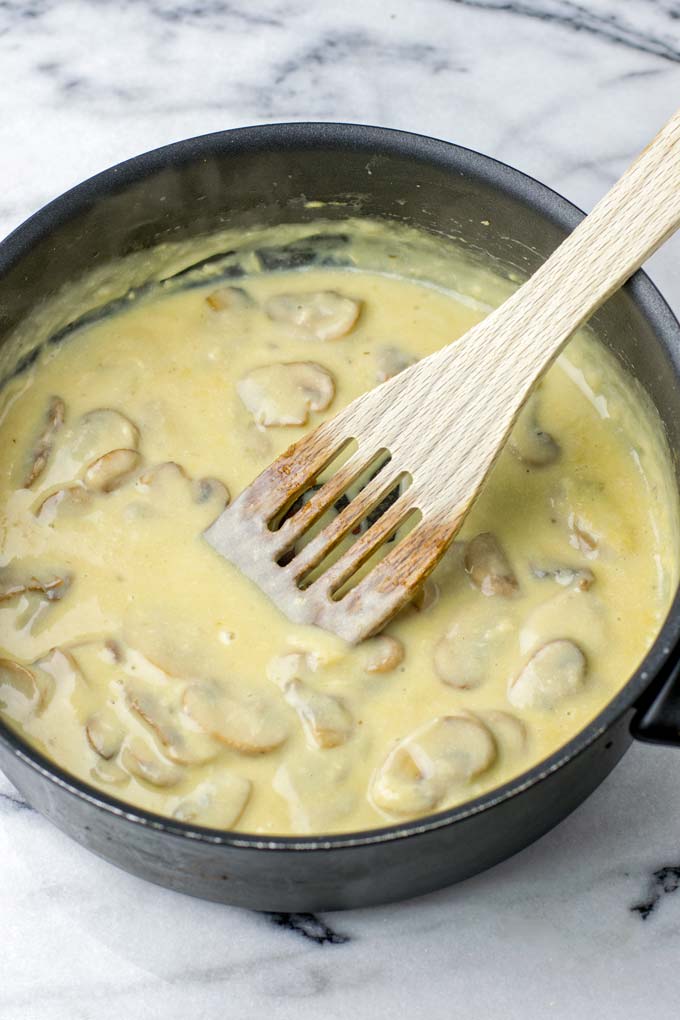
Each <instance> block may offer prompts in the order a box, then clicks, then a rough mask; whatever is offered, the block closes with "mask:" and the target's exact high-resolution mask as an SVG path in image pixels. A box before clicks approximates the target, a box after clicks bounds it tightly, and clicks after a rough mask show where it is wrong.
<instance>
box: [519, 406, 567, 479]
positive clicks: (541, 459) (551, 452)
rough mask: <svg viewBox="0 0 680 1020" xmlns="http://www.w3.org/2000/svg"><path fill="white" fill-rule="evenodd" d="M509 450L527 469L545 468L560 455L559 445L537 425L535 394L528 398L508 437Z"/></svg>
mask: <svg viewBox="0 0 680 1020" xmlns="http://www.w3.org/2000/svg"><path fill="white" fill-rule="evenodd" d="M510 449H511V450H512V452H513V453H514V454H515V456H516V457H518V458H519V459H520V460H521V461H522V463H523V464H528V465H529V467H547V466H548V465H549V464H554V463H555V461H556V460H557V459H558V457H559V455H560V447H559V443H557V442H556V441H555V440H554V439H553V437H552V436H551V435H550V433H549V432H546V431H545V430H544V429H542V428H541V426H540V425H539V424H538V420H537V400H536V394H534V395H533V396H532V397H530V398H529V400H528V402H527V404H526V406H525V408H524V410H523V411H522V413H521V414H520V416H519V418H518V419H517V421H516V423H515V427H514V428H513V430H512V433H511V435H510Z"/></svg>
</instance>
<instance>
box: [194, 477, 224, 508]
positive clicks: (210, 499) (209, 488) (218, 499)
mask: <svg viewBox="0 0 680 1020" xmlns="http://www.w3.org/2000/svg"><path fill="white" fill-rule="evenodd" d="M191 492H192V495H193V497H194V502H195V503H201V504H203V503H214V504H215V505H216V506H219V508H220V510H224V508H225V507H226V506H227V505H228V504H229V498H230V497H229V489H228V488H227V487H226V485H224V483H223V482H221V481H220V480H219V479H218V478H196V479H194V481H193V482H192V483H191Z"/></svg>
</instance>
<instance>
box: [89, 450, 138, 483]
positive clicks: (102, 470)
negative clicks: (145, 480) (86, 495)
mask: <svg viewBox="0 0 680 1020" xmlns="http://www.w3.org/2000/svg"><path fill="white" fill-rule="evenodd" d="M140 459H141V458H140V456H139V454H138V453H137V451H136V450H124V449H121V450H109V452H108V453H105V454H103V456H101V457H98V458H97V460H94V461H92V463H91V464H89V465H88V467H87V468H86V470H85V474H84V476H83V481H84V482H85V485H86V486H87V488H88V489H92V490H93V491H94V492H113V490H114V489H117V488H118V486H119V485H122V484H123V482H124V481H125V480H126V478H127V477H128V475H130V474H132V472H133V471H134V470H135V468H136V467H137V466H138V465H139V462H140Z"/></svg>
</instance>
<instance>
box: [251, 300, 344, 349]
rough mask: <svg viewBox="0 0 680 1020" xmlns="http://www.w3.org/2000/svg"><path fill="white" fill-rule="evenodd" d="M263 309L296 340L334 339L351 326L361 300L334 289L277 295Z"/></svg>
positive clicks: (342, 334)
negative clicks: (345, 295)
mask: <svg viewBox="0 0 680 1020" xmlns="http://www.w3.org/2000/svg"><path fill="white" fill-rule="evenodd" d="M265 311H266V313H267V315H268V316H269V318H270V319H272V320H273V321H274V322H278V323H280V324H281V325H282V326H285V327H286V330H287V332H288V333H289V334H290V335H291V336H293V337H294V338H295V339H296V340H338V339H339V338H340V337H342V336H346V335H347V333H349V332H350V330H351V329H352V328H353V327H354V325H355V324H356V321H357V319H358V318H359V312H360V311H361V303H360V302H359V301H355V300H354V299H353V298H348V297H344V295H342V294H338V293H337V292H336V291H334V290H319V291H307V292H304V293H300V294H279V295H277V296H276V297H272V298H269V300H268V301H267V302H266V304H265Z"/></svg>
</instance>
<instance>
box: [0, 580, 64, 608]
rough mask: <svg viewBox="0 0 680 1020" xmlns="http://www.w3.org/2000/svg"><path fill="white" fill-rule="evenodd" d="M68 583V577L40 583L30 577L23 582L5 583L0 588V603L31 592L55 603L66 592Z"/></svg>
mask: <svg viewBox="0 0 680 1020" xmlns="http://www.w3.org/2000/svg"><path fill="white" fill-rule="evenodd" d="M69 583H70V578H69V577H54V578H52V580H50V581H40V580H38V578H37V577H31V578H30V579H29V580H28V581H24V582H14V583H12V582H7V583H5V585H4V586H0V602H7V601H9V599H13V598H15V597H16V596H17V595H27V594H30V593H33V592H35V593H38V594H40V595H44V596H45V598H46V599H48V600H49V601H50V602H57V601H58V600H59V599H62V598H63V597H64V595H65V594H66V592H67V591H68V587H69ZM0 584H1V582H0Z"/></svg>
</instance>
